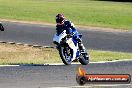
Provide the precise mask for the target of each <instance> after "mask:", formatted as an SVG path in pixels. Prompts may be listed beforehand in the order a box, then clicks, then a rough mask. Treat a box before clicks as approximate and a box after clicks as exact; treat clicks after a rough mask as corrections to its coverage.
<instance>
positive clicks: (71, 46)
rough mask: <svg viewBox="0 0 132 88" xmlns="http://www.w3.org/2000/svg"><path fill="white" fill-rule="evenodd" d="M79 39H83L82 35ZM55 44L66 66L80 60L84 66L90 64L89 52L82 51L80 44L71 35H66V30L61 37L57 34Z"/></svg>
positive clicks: (54, 39)
mask: <svg viewBox="0 0 132 88" xmlns="http://www.w3.org/2000/svg"><path fill="white" fill-rule="evenodd" d="M79 37H80V38H81V37H82V35H79ZM53 43H54V44H56V45H57V46H56V47H57V49H58V51H59V54H60V57H61V59H62V62H63V63H64V64H65V65H70V64H71V63H72V62H73V61H74V60H79V62H80V63H81V64H82V65H87V64H88V63H89V55H88V53H87V50H86V49H85V50H84V51H81V49H80V48H79V45H78V42H77V41H76V40H75V39H74V38H73V37H72V36H71V35H68V34H66V30H64V31H63V32H61V34H59V35H57V34H55V35H54V37H53Z"/></svg>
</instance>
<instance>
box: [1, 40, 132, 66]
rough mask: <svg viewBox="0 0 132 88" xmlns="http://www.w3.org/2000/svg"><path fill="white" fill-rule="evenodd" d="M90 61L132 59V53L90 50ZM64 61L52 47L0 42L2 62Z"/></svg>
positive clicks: (34, 62) (40, 62)
mask: <svg viewBox="0 0 132 88" xmlns="http://www.w3.org/2000/svg"><path fill="white" fill-rule="evenodd" d="M89 52H90V61H94V62H96V61H112V60H121V59H132V53H122V52H111V51H99V50H89ZM46 63H62V61H61V59H60V57H59V54H58V51H57V50H56V49H51V48H41V49H40V48H33V47H29V46H22V45H15V44H14V45H11V44H3V43H0V64H2V65H3V64H46Z"/></svg>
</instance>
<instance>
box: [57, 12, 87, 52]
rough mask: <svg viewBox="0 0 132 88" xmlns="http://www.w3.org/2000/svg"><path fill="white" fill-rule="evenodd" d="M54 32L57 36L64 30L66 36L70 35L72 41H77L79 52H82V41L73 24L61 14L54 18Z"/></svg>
mask: <svg viewBox="0 0 132 88" xmlns="http://www.w3.org/2000/svg"><path fill="white" fill-rule="evenodd" d="M56 23H57V25H56V32H57V34H58V35H59V34H60V33H62V31H63V30H66V33H67V34H68V35H72V36H73V38H74V39H76V40H77V41H78V45H79V48H80V50H82V51H84V49H85V48H84V46H83V44H82V40H81V38H80V36H79V34H78V32H77V30H76V28H75V26H74V24H73V23H72V22H71V21H68V20H66V18H65V16H64V15H63V14H58V15H57V16H56Z"/></svg>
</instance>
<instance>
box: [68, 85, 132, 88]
mask: <svg viewBox="0 0 132 88" xmlns="http://www.w3.org/2000/svg"><path fill="white" fill-rule="evenodd" d="M86 85H88V84H86ZM117 86H132V84H104V85H103V84H95V85H94V84H90V85H88V86H72V87H70V88H89V87H90V88H91V87H117Z"/></svg>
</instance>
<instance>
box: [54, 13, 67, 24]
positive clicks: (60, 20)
mask: <svg viewBox="0 0 132 88" xmlns="http://www.w3.org/2000/svg"><path fill="white" fill-rule="evenodd" d="M64 19H65V16H64V15H63V14H57V15H56V23H60V24H62V23H63V21H64Z"/></svg>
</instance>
